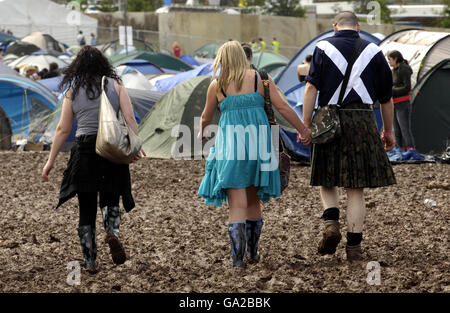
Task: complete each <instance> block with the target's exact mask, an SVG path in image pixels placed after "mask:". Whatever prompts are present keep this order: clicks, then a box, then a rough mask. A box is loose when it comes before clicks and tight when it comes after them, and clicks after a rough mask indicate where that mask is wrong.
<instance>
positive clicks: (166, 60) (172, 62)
mask: <svg viewBox="0 0 450 313" xmlns="http://www.w3.org/2000/svg"><path fill="white" fill-rule="evenodd" d="M135 59H140V60H146V61H149V62H152V63H153V64H156V65H158V66H159V67H161V68H163V69H164V71H166V69H168V70H173V71H180V72H181V71H189V70H192V66H190V65H189V64H187V63H185V62H183V61H182V60H180V59H178V58H175V57H173V56H170V55H167V54H162V53H157V52H148V51H132V52H130V53H128V55H126V54H125V53H122V54H118V55H114V56H111V57H109V60H110V62H111V64H112V65H113V66H118V65H120V64H124V63H126V62H128V61H131V60H135Z"/></svg>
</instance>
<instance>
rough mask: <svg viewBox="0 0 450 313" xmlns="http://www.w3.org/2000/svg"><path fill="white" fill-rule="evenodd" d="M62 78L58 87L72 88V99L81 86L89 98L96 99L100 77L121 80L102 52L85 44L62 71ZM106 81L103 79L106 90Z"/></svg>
mask: <svg viewBox="0 0 450 313" xmlns="http://www.w3.org/2000/svg"><path fill="white" fill-rule="evenodd" d="M63 74H64V78H63V80H62V81H61V83H60V84H59V89H60V90H63V89H64V87H69V88H72V100H73V99H75V97H76V95H77V94H78V91H79V90H80V88H81V87H84V88H86V93H87V96H88V98H89V99H90V100H94V99H97V98H98V97H99V96H100V94H101V88H102V85H101V84H102V77H103V76H106V77H110V78H113V79H115V80H117V81H119V82H122V80H121V79H120V77H119V76H118V75H117V73H116V71H115V70H114V67H113V66H112V65H111V63H109V61H108V59H107V58H106V57H105V56H104V55H103V53H102V52H101V51H100V50H98V49H97V48H95V47H92V46H85V47H83V48H82V49H81V50H80V52H78V54H77V57H76V58H75V60H74V61H73V62H72V63H71V64H70V65H69V66H68V67H67V68H65V69H64V71H63ZM107 84H108V81H107V80H106V81H105V90H107Z"/></svg>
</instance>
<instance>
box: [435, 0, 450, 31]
mask: <svg viewBox="0 0 450 313" xmlns="http://www.w3.org/2000/svg"><path fill="white" fill-rule="evenodd" d="M442 2H443V4H446V5H447V6H446V8H445V9H444V12H442V15H443V16H444V18H443V19H442V20H441V21H439V24H438V26H439V27H444V28H450V0H443V1H442Z"/></svg>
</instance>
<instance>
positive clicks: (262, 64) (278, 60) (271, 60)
mask: <svg viewBox="0 0 450 313" xmlns="http://www.w3.org/2000/svg"><path fill="white" fill-rule="evenodd" d="M252 63H253V65H255V66H256V67H257V68H259V69H263V68H264V69H266V67H267V66H272V68H270V70H267V69H266V71H267V72H270V71H272V70H273V69H274V68H273V65H278V66H277V67H279V66H284V65H287V64H288V63H289V60H288V59H287V58H285V57H284V56H282V55H280V54H277V53H272V52H257V53H255V54H253V61H252Z"/></svg>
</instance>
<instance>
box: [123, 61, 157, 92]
mask: <svg viewBox="0 0 450 313" xmlns="http://www.w3.org/2000/svg"><path fill="white" fill-rule="evenodd" d="M116 72H117V75H119V76H120V78H121V79H122V83H123V85H124V86H125V88H132V89H140V90H150V89H151V88H152V86H151V85H150V83H149V82H148V79H147V78H146V77H145V76H144V75H143V74H142V73H141V72H139V71H138V70H136V69H134V68H132V67H129V66H126V65H121V66H118V67H117V68H116Z"/></svg>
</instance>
